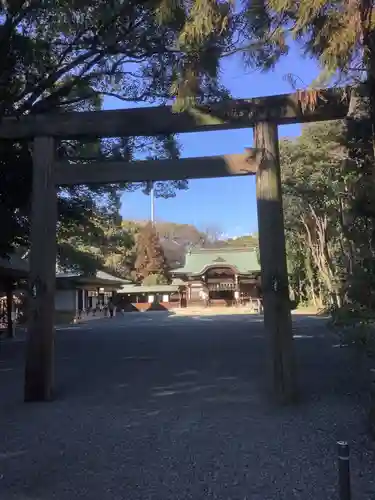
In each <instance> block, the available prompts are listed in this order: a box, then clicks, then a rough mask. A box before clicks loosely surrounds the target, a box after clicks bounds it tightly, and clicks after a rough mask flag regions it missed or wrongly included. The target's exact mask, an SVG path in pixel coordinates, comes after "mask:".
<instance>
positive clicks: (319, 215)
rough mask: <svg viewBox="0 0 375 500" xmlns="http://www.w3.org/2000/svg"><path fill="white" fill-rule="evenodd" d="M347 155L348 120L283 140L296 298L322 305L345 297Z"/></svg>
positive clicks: (289, 247)
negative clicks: (345, 162)
mask: <svg viewBox="0 0 375 500" xmlns="http://www.w3.org/2000/svg"><path fill="white" fill-rule="evenodd" d="M346 156H347V153H346V148H345V128H344V125H343V123H342V122H330V123H328V124H314V125H308V126H305V127H304V128H303V131H302V135H301V136H300V137H298V138H297V139H294V140H282V141H281V143H280V158H281V171H282V180H283V195H284V217H285V231H286V237H287V257H288V259H287V262H288V270H289V273H290V284H291V287H292V290H293V292H294V295H295V297H296V298H298V299H299V300H301V301H302V302H315V305H317V306H322V305H328V304H333V303H334V304H339V303H341V301H342V297H341V294H342V289H341V278H342V273H343V272H344V266H345V262H346V260H345V258H346V255H345V252H344V249H345V246H346V245H345V243H346V242H344V236H343V231H342V216H343V205H344V202H345V183H346V179H345V173H344V170H343V162H344V160H345V158H346Z"/></svg>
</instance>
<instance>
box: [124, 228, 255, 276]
mask: <svg viewBox="0 0 375 500" xmlns="http://www.w3.org/2000/svg"><path fill="white" fill-rule="evenodd" d="M147 222H148V221H147V220H145V221H143V220H139V221H136V220H131V221H127V220H124V221H123V225H124V227H129V226H131V227H134V226H139V227H142V226H144V225H145V224H147ZM155 225H156V229H157V231H158V234H159V237H160V241H161V244H162V247H163V250H164V253H165V256H166V259H167V261H168V264H169V266H170V267H171V268H176V267H181V266H183V265H184V263H185V255H186V252H187V251H188V250H189V249H190V248H194V247H198V248H202V247H203V248H221V247H226V246H236V247H241V246H249V247H257V246H258V239H257V238H256V237H255V236H252V235H243V236H239V237H238V238H229V239H225V240H224V239H218V238H216V237H214V236H212V235H208V234H207V233H205V232H203V231H199V230H198V229H197V228H196V227H195V226H194V225H192V224H177V223H175V222H156V223H155Z"/></svg>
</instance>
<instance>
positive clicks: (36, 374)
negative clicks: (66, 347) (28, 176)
mask: <svg viewBox="0 0 375 500" xmlns="http://www.w3.org/2000/svg"><path fill="white" fill-rule="evenodd" d="M54 156H55V146H54V139H53V138H52V137H36V138H35V139H34V148H33V190H32V211H31V217H32V218H31V235H30V238H31V252H30V276H29V290H30V296H29V302H30V303H29V306H30V307H29V318H28V319H29V324H28V341H27V352H26V370H25V401H48V400H51V399H52V397H53V388H54V310H55V281H56V222H57V197H56V187H55V179H54V161H55V158H54Z"/></svg>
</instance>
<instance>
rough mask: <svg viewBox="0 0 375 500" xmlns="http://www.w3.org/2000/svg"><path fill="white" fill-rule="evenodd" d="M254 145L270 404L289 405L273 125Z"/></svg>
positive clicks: (289, 350)
mask: <svg viewBox="0 0 375 500" xmlns="http://www.w3.org/2000/svg"><path fill="white" fill-rule="evenodd" d="M254 142H255V147H256V148H257V149H258V151H259V152H258V156H259V167H258V171H257V175H256V193H257V209H258V225H259V251H260V264H261V280H262V293H263V306H264V325H265V329H266V335H267V343H268V352H267V356H268V357H269V363H270V367H269V375H270V380H269V383H270V389H271V392H272V394H273V399H274V400H276V401H277V402H280V403H290V402H293V401H294V399H295V397H296V374H295V361H294V354H293V333H292V320H291V312H290V301H289V289H288V273H287V264H286V252H285V234H284V215H283V206H282V193H281V178H280V160H279V148H278V133H277V125H276V124H273V123H267V122H261V123H257V124H256V125H255V127H254Z"/></svg>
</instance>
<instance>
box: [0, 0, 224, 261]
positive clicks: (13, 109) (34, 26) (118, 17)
mask: <svg viewBox="0 0 375 500" xmlns="http://www.w3.org/2000/svg"><path fill="white" fill-rule="evenodd" d="M227 12H228V8H225V5H224V3H223V2H208V3H207V2H204V1H202V2H200V3H197V2H193V3H191V2H170V1H165V0H151V1H148V2H139V1H134V0H131V1H129V2H123V1H121V2H115V3H113V2H109V3H108V2H106V1H104V0H79V1H72V0H55V1H50V2H16V3H14V2H11V3H7V2H3V3H2V4H1V6H0V55H1V57H0V118H1V117H3V116H15V117H19V116H22V115H24V114H25V113H34V114H35V113H45V112H57V111H58V112H65V111H71V110H90V109H98V108H100V107H101V105H102V99H103V97H115V98H117V99H119V100H121V101H124V102H132V103H139V102H142V103H143V102H148V103H150V102H151V103H153V102H155V101H157V102H162V103H164V102H166V101H167V100H169V99H170V98H171V97H175V94H174V93H173V91H174V90H175V91H176V92H179V96H178V97H179V98H180V100H181V99H182V100H183V99H184V96H187V95H188V94H189V92H190V91H191V92H193V93H196V98H197V100H198V101H199V102H203V101H205V100H207V99H212V98H213V99H214V98H215V96H216V95H217V94H220V95H222V92H223V89H221V87H220V85H219V83H218V73H217V68H218V57H219V54H220V52H221V50H222V48H223V46H222V44H223V43H224V39H225V34H224V31H225V29H224V28H225V26H224V23H225V19H226V15H227ZM203 14H204V16H205V17H204V22H202V18H201V17H200V16H201V15H203ZM208 34H209V36H208V39H207V35H208ZM189 75H191V78H190V77H189V78H188V76H189ZM179 82H180V83H179ZM185 87H186V88H189V89H190V90H189V92H187V90H186V91H185V90H184V88H185ZM171 92H172V94H171ZM191 92H190V94H189V96H190V97H192V96H193V93H191ZM146 152H147V153H146ZM0 153H1V154H0V158H1V160H0V162H1V164H0V167H1V168H0V203H1V208H2V212H1V220H2V232H1V239H0V253H1V252H2V253H4V252H7V251H9V250H10V248H11V247H12V245H19V244H22V245H27V244H28V230H29V218H28V217H29V209H30V192H31V172H32V165H31V155H30V149H29V145H28V144H26V143H24V144H14V145H12V144H9V143H7V142H3V143H1V144H0ZM90 153H91V156H92V155H93V153H95V154H98V153H99V154H102V155H103V156H105V157H114V156H117V157H118V156H119V155H120V156H121V157H124V156H125V157H127V158H128V159H129V158H133V157H135V156H138V157H139V156H147V155H149V156H151V157H152V158H167V157H173V156H176V155H178V146H177V144H176V142H175V140H174V138H173V137H160V138H155V139H150V138H146V139H142V140H140V139H137V138H129V139H127V140H113V141H102V142H99V141H97V142H96V143H95V144H87V143H82V141H79V142H78V141H70V142H64V143H63V144H61V145H60V146H59V155H63V154H65V155H68V156H70V157H72V156H73V157H74V156H90ZM138 187H141V188H143V189H147V188H146V186H145V185H138V186H136V187H135V188H138ZM186 187H187V184H186V181H177V182H172V183H165V184H160V183H158V184H157V186H156V195H157V196H159V195H160V196H173V195H174V192H175V189H186ZM126 188H128V189H134V187H130V186H126V185H113V186H107V187H104V188H103V187H98V188H95V189H94V188H92V187H90V188H89V187H87V186H79V187H74V188H72V189H62V190H60V192H59V211H60V226H61V227H62V226H64V225H66V226H67V227H68V228H69V227H70V226H74V225H84V224H85V223H86V224H88V225H89V219H90V218H92V217H94V216H95V213H96V212H97V211H101V210H102V208H103V204H104V205H105V204H106V203H107V206H108V209H109V211H113V208H116V207H114V206H118V204H119V197H120V194H121V191H122V190H123V189H126ZM103 199H104V200H105V201H106V203H103ZM68 232H69V231H68ZM82 237H83V235H82Z"/></svg>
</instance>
